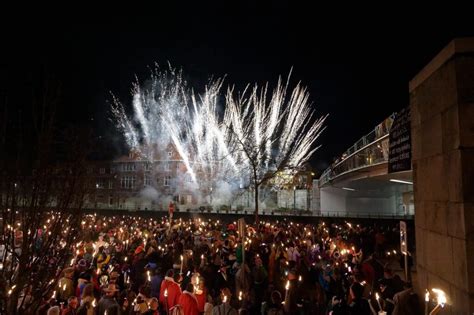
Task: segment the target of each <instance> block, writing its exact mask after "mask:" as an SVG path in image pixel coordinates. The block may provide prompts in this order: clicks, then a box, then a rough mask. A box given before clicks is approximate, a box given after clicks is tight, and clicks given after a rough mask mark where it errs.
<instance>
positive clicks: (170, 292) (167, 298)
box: [160, 269, 181, 310]
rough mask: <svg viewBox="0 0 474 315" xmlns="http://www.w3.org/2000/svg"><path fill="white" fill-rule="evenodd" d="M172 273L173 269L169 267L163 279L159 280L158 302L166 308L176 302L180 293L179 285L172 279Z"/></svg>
mask: <svg viewBox="0 0 474 315" xmlns="http://www.w3.org/2000/svg"><path fill="white" fill-rule="evenodd" d="M174 275H175V274H174V270H173V269H169V270H168V271H167V272H166V276H165V280H163V281H162V282H161V288H160V304H161V305H162V307H163V308H164V309H168V310H169V309H171V308H172V307H173V306H175V305H176V304H178V300H179V297H180V295H181V287H180V286H179V284H178V283H176V282H175V281H174Z"/></svg>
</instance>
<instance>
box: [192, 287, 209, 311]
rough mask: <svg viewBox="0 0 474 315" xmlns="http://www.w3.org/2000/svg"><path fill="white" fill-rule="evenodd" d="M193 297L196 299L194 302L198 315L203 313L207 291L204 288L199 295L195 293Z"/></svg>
mask: <svg viewBox="0 0 474 315" xmlns="http://www.w3.org/2000/svg"><path fill="white" fill-rule="evenodd" d="M194 296H195V297H196V300H197V304H198V311H199V313H204V306H205V305H206V302H207V289H206V288H204V290H202V293H201V294H196V293H195V294H194Z"/></svg>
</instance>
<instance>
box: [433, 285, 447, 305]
mask: <svg viewBox="0 0 474 315" xmlns="http://www.w3.org/2000/svg"><path fill="white" fill-rule="evenodd" d="M431 291H433V292H434V293H435V294H436V302H437V303H438V305H441V307H444V305H445V304H446V301H447V300H446V294H445V293H444V291H443V290H441V289H431Z"/></svg>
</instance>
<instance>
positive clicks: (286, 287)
mask: <svg viewBox="0 0 474 315" xmlns="http://www.w3.org/2000/svg"><path fill="white" fill-rule="evenodd" d="M289 289H290V280H288V281H287V282H286V285H285V290H286V291H288V290H289Z"/></svg>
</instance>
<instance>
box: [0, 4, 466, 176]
mask: <svg viewBox="0 0 474 315" xmlns="http://www.w3.org/2000/svg"><path fill="white" fill-rule="evenodd" d="M255 2H256V1H255ZM222 3H224V1H223V2H222ZM243 3H246V2H243ZM289 3H291V4H289ZM289 3H286V4H285V3H283V4H279V5H275V4H273V5H271V6H264V5H253V4H242V5H241V6H240V7H230V6H228V7H224V6H223V5H222V4H221V5H219V6H216V7H214V6H206V7H201V6H200V5H199V6H198V5H197V4H195V5H194V6H193V7H188V6H187V5H185V4H183V5H181V6H180V7H179V8H164V7H161V8H160V7H156V8H152V7H146V6H144V7H141V8H130V10H128V11H123V12H121V13H120V14H118V13H115V12H114V13H112V12H109V11H104V12H103V13H97V12H95V13H91V11H94V10H92V9H91V10H88V11H85V12H84V13H82V14H76V13H78V12H74V9H70V11H69V14H64V13H63V14H57V15H56V14H49V15H42V14H38V15H36V14H22V15H20V16H10V19H6V20H5V19H4V20H3V22H2V33H3V34H2V38H3V39H2V49H1V50H2V51H1V57H2V58H1V67H2V71H1V74H0V80H1V81H0V83H1V87H0V93H1V95H2V97H3V96H5V95H8V99H9V104H10V106H12V104H15V106H16V108H21V107H22V106H24V107H25V110H27V109H28V108H27V107H28V106H27V105H24V103H27V102H26V101H25V95H27V94H28V89H29V87H30V85H31V84H32V82H33V83H34V80H36V76H35V73H37V72H41V71H44V72H46V73H48V75H50V76H54V77H55V78H57V79H58V80H59V81H60V82H61V87H62V88H61V91H62V97H61V105H60V114H59V118H60V120H61V121H62V122H63V124H72V123H78V124H90V125H91V126H93V127H94V131H95V133H96V135H101V136H103V139H105V140H104V141H109V142H111V143H114V144H117V142H120V140H119V139H120V137H119V136H118V134H117V131H116V130H114V127H113V125H112V124H111V123H110V122H109V121H108V117H109V112H108V110H109V104H108V102H109V101H110V100H111V97H110V92H113V93H114V94H116V95H117V96H119V98H121V100H122V101H124V102H125V103H129V101H130V87H131V84H132V82H133V81H134V80H135V76H137V77H138V79H139V80H140V81H141V82H143V81H144V80H146V79H147V77H148V74H149V68H148V67H149V66H153V64H154V63H155V62H158V63H159V64H161V65H164V64H166V62H168V61H169V62H170V63H171V64H172V65H173V66H176V67H182V68H183V70H184V72H185V74H186V77H187V79H188V81H189V82H190V83H191V85H197V86H202V85H203V84H204V83H205V82H206V81H207V78H208V77H209V76H212V75H214V76H216V77H220V76H223V75H226V82H227V84H234V85H235V86H236V87H237V88H239V89H241V88H242V87H244V86H245V85H246V84H247V83H254V82H258V83H264V82H266V81H269V82H270V83H276V81H277V79H278V76H279V75H280V74H281V75H283V76H286V75H287V74H288V73H289V71H290V69H291V67H293V74H292V82H293V83H294V84H296V83H297V82H298V81H302V83H303V84H304V85H306V86H307V87H308V89H309V92H310V94H311V100H312V102H313V103H314V108H315V110H316V111H317V113H318V114H320V115H323V114H326V113H329V115H330V116H329V119H328V120H327V129H326V131H325V132H324V136H323V137H321V139H320V140H319V142H318V143H319V144H321V145H322V148H321V149H320V151H318V152H317V153H316V155H315V157H314V158H313V159H312V163H313V166H314V167H316V168H317V169H324V168H325V167H327V165H328V163H329V162H330V161H331V160H332V158H333V157H334V156H336V155H339V154H341V153H342V152H343V151H344V150H345V149H347V148H348V147H349V146H350V145H352V144H353V143H354V142H355V141H356V140H357V139H358V138H360V137H361V136H362V135H363V134H365V133H367V132H369V131H370V130H371V129H372V128H373V127H374V126H375V125H376V124H377V123H379V122H380V121H382V120H383V119H384V118H386V117H387V116H389V115H390V114H391V113H392V112H395V111H398V110H400V109H401V108H403V107H405V106H407V105H408V81H409V80H410V79H411V78H412V77H413V76H414V75H415V74H416V73H417V72H418V71H419V70H421V69H422V67H423V66H424V65H425V64H426V63H428V62H429V61H430V60H431V58H432V57H433V56H434V55H435V54H436V53H437V52H439V50H440V49H442V48H443V47H444V46H445V45H446V44H447V43H448V42H449V41H450V40H451V39H452V38H454V37H456V36H474V23H472V21H471V18H470V17H468V16H467V14H468V12H469V10H462V9H459V10H458V12H456V14H461V15H463V16H465V19H463V18H459V19H455V20H453V21H451V22H449V23H448V22H446V21H445V20H444V17H443V16H444V15H451V17H453V16H456V15H455V14H454V13H452V12H448V11H444V10H443V12H440V14H438V15H437V14H430V15H428V14H425V12H418V13H408V8H407V9H406V10H403V11H400V12H387V11H386V10H384V11H383V14H374V13H369V12H367V14H366V15H365V16H361V15H355V14H351V13H347V14H342V13H339V11H336V12H331V11H327V10H323V9H318V8H312V7H303V6H299V5H297V4H296V3H295V4H293V2H289ZM462 12H465V14H464V13H462ZM5 13H6V12H5ZM7 15H8V14H7ZM420 16H422V18H420ZM426 16H430V17H429V18H426ZM116 147H118V146H117V145H116Z"/></svg>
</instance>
